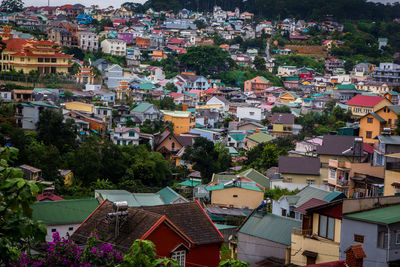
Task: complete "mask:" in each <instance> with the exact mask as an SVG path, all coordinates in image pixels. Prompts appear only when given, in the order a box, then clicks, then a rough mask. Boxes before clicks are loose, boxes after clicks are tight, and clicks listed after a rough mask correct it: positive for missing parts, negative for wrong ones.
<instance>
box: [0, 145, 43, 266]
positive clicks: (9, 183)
mask: <svg viewBox="0 0 400 267" xmlns="http://www.w3.org/2000/svg"><path fill="white" fill-rule="evenodd" d="M17 154H18V150H17V149H15V148H8V147H2V148H0V253H1V255H2V256H1V257H0V265H7V264H8V263H9V262H10V261H16V259H17V258H18V256H19V251H20V250H24V251H27V250H29V248H30V247H31V245H32V243H33V242H34V241H44V239H45V236H46V233H47V230H46V226H45V225H43V224H40V223H38V222H36V221H34V220H32V210H31V208H30V205H31V204H32V203H33V202H35V201H36V197H37V195H38V193H39V186H38V185H37V184H36V182H35V181H27V180H25V179H23V178H22V176H23V173H22V171H21V169H19V168H13V167H11V166H10V165H9V164H10V163H11V162H13V161H15V160H16V157H17Z"/></svg>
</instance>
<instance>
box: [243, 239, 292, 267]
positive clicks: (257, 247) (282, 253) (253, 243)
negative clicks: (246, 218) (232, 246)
mask: <svg viewBox="0 0 400 267" xmlns="http://www.w3.org/2000/svg"><path fill="white" fill-rule="evenodd" d="M286 249H287V246H286V245H283V244H279V243H276V242H272V241H269V240H265V239H262V238H259V237H255V236H251V235H247V234H244V233H238V253H237V258H238V260H241V261H245V262H247V263H249V264H250V265H252V264H255V263H256V262H259V261H262V260H264V259H266V258H268V257H275V258H278V259H282V260H284V259H285V258H286Z"/></svg>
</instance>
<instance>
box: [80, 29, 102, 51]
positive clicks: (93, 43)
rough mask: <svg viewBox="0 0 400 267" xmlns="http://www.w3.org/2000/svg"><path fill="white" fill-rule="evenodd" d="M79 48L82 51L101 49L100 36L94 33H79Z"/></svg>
mask: <svg viewBox="0 0 400 267" xmlns="http://www.w3.org/2000/svg"><path fill="white" fill-rule="evenodd" d="M78 38H79V48H80V49H82V50H89V51H95V50H97V49H99V36H98V35H97V34H95V33H93V32H89V31H80V32H78Z"/></svg>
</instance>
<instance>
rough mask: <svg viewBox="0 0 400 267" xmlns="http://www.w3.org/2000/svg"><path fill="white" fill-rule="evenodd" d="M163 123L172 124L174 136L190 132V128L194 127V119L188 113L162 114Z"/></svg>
mask: <svg viewBox="0 0 400 267" xmlns="http://www.w3.org/2000/svg"><path fill="white" fill-rule="evenodd" d="M163 113H164V122H167V121H169V122H172V124H173V125H174V134H176V135H179V134H182V133H188V132H190V129H191V128H194V127H195V119H194V117H193V115H192V114H191V113H190V112H184V111H181V112H177V111H175V112H173V111H171V112H163Z"/></svg>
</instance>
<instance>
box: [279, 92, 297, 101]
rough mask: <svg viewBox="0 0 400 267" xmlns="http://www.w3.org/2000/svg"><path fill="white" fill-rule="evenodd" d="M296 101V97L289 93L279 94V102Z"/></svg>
mask: <svg viewBox="0 0 400 267" xmlns="http://www.w3.org/2000/svg"><path fill="white" fill-rule="evenodd" d="M294 101H296V98H295V97H293V96H292V95H291V94H289V93H285V94H282V95H281V96H279V102H281V103H292V102H294Z"/></svg>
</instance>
